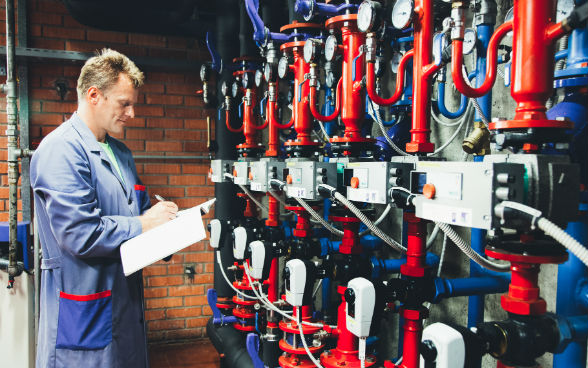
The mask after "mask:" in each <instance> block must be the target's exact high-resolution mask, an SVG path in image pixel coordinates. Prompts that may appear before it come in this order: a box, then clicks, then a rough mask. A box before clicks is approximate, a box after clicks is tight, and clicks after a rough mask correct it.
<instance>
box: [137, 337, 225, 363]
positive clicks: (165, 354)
mask: <svg viewBox="0 0 588 368" xmlns="http://www.w3.org/2000/svg"><path fill="white" fill-rule="evenodd" d="M149 359H150V360H151V368H218V367H220V363H219V356H218V353H217V351H216V349H215V348H214V346H212V344H211V343H210V340H208V339H202V340H198V341H193V342H189V343H182V344H158V345H150V346H149Z"/></svg>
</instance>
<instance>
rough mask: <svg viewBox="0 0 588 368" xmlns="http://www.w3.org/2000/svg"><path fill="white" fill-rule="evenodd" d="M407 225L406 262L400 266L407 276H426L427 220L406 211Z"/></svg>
mask: <svg viewBox="0 0 588 368" xmlns="http://www.w3.org/2000/svg"><path fill="white" fill-rule="evenodd" d="M404 221H405V222H406V226H407V235H408V239H407V244H406V263H405V264H403V265H402V266H400V272H401V273H402V274H403V275H405V276H411V277H424V276H425V273H426V270H427V264H426V259H425V258H426V255H427V222H426V221H425V220H423V219H420V218H418V217H416V216H415V214H414V213H413V212H405V213H404Z"/></svg>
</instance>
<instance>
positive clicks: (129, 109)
mask: <svg viewBox="0 0 588 368" xmlns="http://www.w3.org/2000/svg"><path fill="white" fill-rule="evenodd" d="M126 113H127V115H128V116H129V118H131V119H132V118H134V117H135V108H134V107H133V106H128V107H127V111H126Z"/></svg>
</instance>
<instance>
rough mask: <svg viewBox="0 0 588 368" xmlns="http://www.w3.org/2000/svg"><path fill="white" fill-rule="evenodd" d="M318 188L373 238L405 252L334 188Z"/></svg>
mask: <svg viewBox="0 0 588 368" xmlns="http://www.w3.org/2000/svg"><path fill="white" fill-rule="evenodd" d="M319 187H323V188H324V189H326V190H327V191H328V192H330V193H331V196H333V197H334V198H335V199H336V200H338V201H339V202H341V203H342V204H343V205H345V206H346V207H347V208H348V209H349V210H350V211H351V212H352V213H353V214H354V215H355V216H357V218H359V220H360V221H361V222H363V223H364V224H365V225H366V226H367V227H368V228H369V229H370V230H371V231H372V233H374V235H375V236H377V237H378V238H380V239H382V240H383V241H384V242H385V243H386V244H388V245H389V246H390V247H392V248H393V249H395V250H396V251H398V252H401V253H405V252H406V248H405V247H403V246H402V244H400V243H398V242H397V241H396V240H394V239H392V238H391V237H389V236H388V235H387V234H386V233H384V232H383V231H382V230H381V229H380V228H379V227H377V226H376V225H375V224H374V223H373V222H372V221H371V220H370V219H369V218H367V216H366V215H364V214H363V212H361V210H360V209H359V208H357V207H356V206H355V205H354V204H353V203H352V202H351V201H350V200H348V199H347V198H345V196H344V195H342V194H341V193H339V192H337V190H336V189H335V188H333V187H332V186H330V185H326V184H319Z"/></svg>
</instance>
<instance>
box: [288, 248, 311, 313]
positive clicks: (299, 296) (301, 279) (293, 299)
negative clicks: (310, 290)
mask: <svg viewBox="0 0 588 368" xmlns="http://www.w3.org/2000/svg"><path fill="white" fill-rule="evenodd" d="M284 277H285V287H284V289H285V290H286V301H287V302H288V304H290V305H291V306H293V307H300V306H302V301H303V299H304V292H305V289H306V265H305V264H304V262H303V261H302V260H300V259H291V260H289V261H288V262H286V268H285V269H284Z"/></svg>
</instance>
